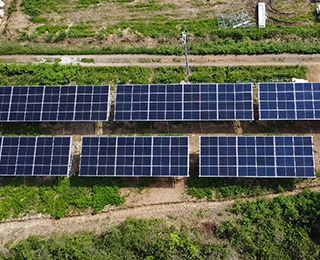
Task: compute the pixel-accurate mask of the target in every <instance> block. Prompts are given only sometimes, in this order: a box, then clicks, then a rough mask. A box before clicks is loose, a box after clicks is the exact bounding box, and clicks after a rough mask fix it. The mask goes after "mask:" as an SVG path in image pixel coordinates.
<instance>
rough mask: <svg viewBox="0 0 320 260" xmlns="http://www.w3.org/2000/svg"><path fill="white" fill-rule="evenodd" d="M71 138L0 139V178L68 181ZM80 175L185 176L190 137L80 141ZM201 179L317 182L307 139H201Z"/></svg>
mask: <svg viewBox="0 0 320 260" xmlns="http://www.w3.org/2000/svg"><path fill="white" fill-rule="evenodd" d="M70 160H71V138H70V137H0V176H67V175H68V171H69V167H70ZM80 176H128V177H148V176H155V177H187V176H189V137H185V136H183V137H176V136H175V137H83V144H82V153H81V165H80ZM200 177H269V178H274V177H289V178H302V177H303V178H307V177H315V167H314V154H313V143H312V137H310V136H214V137H213V136H211V137H203V136H202V137H200Z"/></svg>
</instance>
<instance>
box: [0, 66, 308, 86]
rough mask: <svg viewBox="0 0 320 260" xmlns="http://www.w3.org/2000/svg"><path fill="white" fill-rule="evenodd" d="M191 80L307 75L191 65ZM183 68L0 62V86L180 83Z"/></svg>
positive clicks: (292, 69) (282, 69)
mask: <svg viewBox="0 0 320 260" xmlns="http://www.w3.org/2000/svg"><path fill="white" fill-rule="evenodd" d="M191 72H192V74H191V76H189V81H190V82H192V83H224V82H231V83H234V82H268V81H273V80H275V79H278V78H282V79H287V80H289V81H291V78H293V77H295V78H306V73H307V67H305V66H240V67H215V66H212V67H209V66H198V67H197V66H195V67H191ZM184 80H185V68H184V67H158V68H145V67H99V68H94V67H81V66H72V65H59V64H58V63H56V64H53V65H49V64H40V65H31V64H28V65H16V64H10V65H5V64H0V85H2V86H6V85H9V86H12V85H16V86H19V85H20V86H26V85H28V86H30V85H65V84H70V83H72V84H78V85H94V84H95V85H100V84H101V85H102V84H111V85H116V84H128V83H130V84H150V83H154V84H158V83H165V84H169V83H180V82H181V81H184Z"/></svg>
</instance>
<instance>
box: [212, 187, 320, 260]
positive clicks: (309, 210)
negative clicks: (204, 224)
mask: <svg viewBox="0 0 320 260" xmlns="http://www.w3.org/2000/svg"><path fill="white" fill-rule="evenodd" d="M319 199H320V193H315V192H311V191H308V190H305V191H304V192H303V193H302V194H300V195H298V196H289V197H285V196H282V195H281V196H279V197H277V198H275V199H273V200H266V199H262V200H259V201H257V202H242V201H238V202H237V203H236V205H235V207H234V212H235V213H236V214H237V215H238V219H237V220H236V221H235V222H234V221H228V222H225V223H224V224H223V225H222V226H221V227H220V228H219V229H218V233H219V234H220V236H219V237H220V238H221V239H225V240H226V241H228V242H229V243H230V244H231V245H232V247H233V249H234V250H235V251H237V252H239V253H240V254H241V257H242V258H243V259H310V260H311V259H319V253H320V245H319V242H320V240H319V235H320V232H319V230H320V229H319V223H320V222H319V220H320V219H319V215H318V214H317V213H315V212H319V210H320V203H319Z"/></svg>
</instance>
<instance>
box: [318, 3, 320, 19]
mask: <svg viewBox="0 0 320 260" xmlns="http://www.w3.org/2000/svg"><path fill="white" fill-rule="evenodd" d="M317 14H318V19H320V5H318V7H317Z"/></svg>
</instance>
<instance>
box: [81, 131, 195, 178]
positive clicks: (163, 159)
mask: <svg viewBox="0 0 320 260" xmlns="http://www.w3.org/2000/svg"><path fill="white" fill-rule="evenodd" d="M79 175H80V176H128V177H139V176H140V177H187V176H188V175H189V137H187V136H172V137H168V136H167V137H151V136H149V137H146V136H143V137H142V136H141V137H83V138H82V152H81V163H80V173H79Z"/></svg>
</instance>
